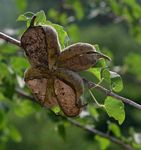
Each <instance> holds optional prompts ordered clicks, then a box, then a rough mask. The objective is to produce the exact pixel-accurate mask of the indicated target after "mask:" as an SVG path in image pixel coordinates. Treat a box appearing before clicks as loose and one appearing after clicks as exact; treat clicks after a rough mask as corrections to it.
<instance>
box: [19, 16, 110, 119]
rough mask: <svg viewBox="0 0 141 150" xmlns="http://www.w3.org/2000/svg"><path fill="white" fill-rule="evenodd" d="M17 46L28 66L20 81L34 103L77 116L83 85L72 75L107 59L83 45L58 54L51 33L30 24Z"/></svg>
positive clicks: (55, 40) (67, 48) (52, 32)
mask: <svg viewBox="0 0 141 150" xmlns="http://www.w3.org/2000/svg"><path fill="white" fill-rule="evenodd" d="M34 19H35V17H34ZM21 46H22V47H23V48H24V50H25V54H26V56H27V58H28V60H29V62H30V64H31V67H30V68H29V69H28V70H27V71H26V72H25V77H24V80H25V82H26V84H27V86H28V87H29V88H30V89H31V91H32V93H33V95H34V96H35V98H36V100H37V101H38V102H39V103H40V104H41V105H42V106H45V107H47V108H53V107H55V106H57V105H59V106H60V108H61V110H62V111H63V112H64V114H65V115H66V116H69V117H74V116H77V115H79V113H80V112H81V108H82V107H83V105H82V102H81V98H80V97H81V95H82V94H83V92H84V84H83V80H82V78H81V77H80V76H79V75H78V74H77V73H76V72H77V71H83V70H86V69H88V68H90V67H92V66H94V65H95V64H96V62H97V61H98V60H99V59H100V58H107V57H106V56H105V55H103V54H101V53H98V52H96V50H95V48H94V46H92V45H90V44H87V43H76V44H73V45H71V46H69V47H66V48H65V49H64V50H63V51H62V52H61V51H60V44H59V40H58V35H57V32H56V31H55V29H54V28H52V27H51V26H48V25H46V26H34V20H33V21H32V23H31V25H30V27H29V28H28V29H27V30H26V31H25V32H24V34H23V35H22V37H21Z"/></svg>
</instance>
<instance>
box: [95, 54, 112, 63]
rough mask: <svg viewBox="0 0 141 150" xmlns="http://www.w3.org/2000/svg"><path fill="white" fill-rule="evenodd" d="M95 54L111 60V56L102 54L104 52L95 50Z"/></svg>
mask: <svg viewBox="0 0 141 150" xmlns="http://www.w3.org/2000/svg"><path fill="white" fill-rule="evenodd" d="M96 54H97V56H98V57H99V58H105V59H107V60H109V61H111V58H110V57H108V56H107V55H104V54H102V53H100V52H96Z"/></svg>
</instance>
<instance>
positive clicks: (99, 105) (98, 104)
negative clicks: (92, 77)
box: [89, 90, 104, 107]
mask: <svg viewBox="0 0 141 150" xmlns="http://www.w3.org/2000/svg"><path fill="white" fill-rule="evenodd" d="M89 92H90V94H91V96H92V98H93V100H94V101H95V103H96V104H97V106H98V107H104V105H102V104H100V103H99V102H98V101H97V100H96V98H95V96H94V94H93V93H92V91H91V90H89Z"/></svg>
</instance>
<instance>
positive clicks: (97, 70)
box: [88, 68, 101, 80]
mask: <svg viewBox="0 0 141 150" xmlns="http://www.w3.org/2000/svg"><path fill="white" fill-rule="evenodd" d="M88 71H89V72H91V73H92V74H93V75H94V76H95V77H96V78H97V79H99V80H100V79H101V76H100V72H101V69H100V68H90V69H88Z"/></svg>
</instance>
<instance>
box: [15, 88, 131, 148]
mask: <svg viewBox="0 0 141 150" xmlns="http://www.w3.org/2000/svg"><path fill="white" fill-rule="evenodd" d="M16 92H17V94H18V95H19V96H21V97H22V98H27V99H29V100H31V101H34V102H36V101H35V100H34V98H33V97H32V96H30V95H29V94H28V93H26V92H24V91H22V90H19V89H16ZM65 119H66V120H67V121H68V122H70V123H71V124H72V125H75V126H77V127H79V128H81V129H84V130H86V131H88V132H91V133H93V134H96V135H99V136H101V137H104V138H106V139H109V140H110V141H111V142H113V143H115V144H118V145H120V146H121V147H123V148H124V150H125V149H126V150H133V149H132V147H131V146H130V145H129V144H126V143H124V142H123V141H121V140H120V139H118V138H115V137H113V136H110V135H108V134H106V133H103V132H101V131H99V130H97V129H94V128H91V127H89V126H88V125H85V126H84V125H82V124H80V123H79V122H77V121H75V120H74V119H71V118H66V117H65Z"/></svg>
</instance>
